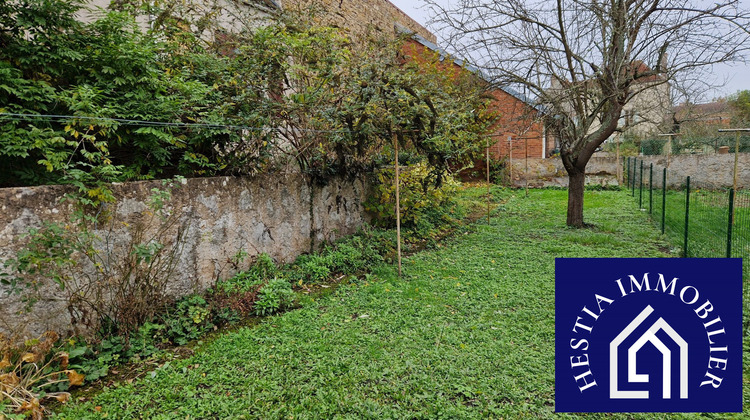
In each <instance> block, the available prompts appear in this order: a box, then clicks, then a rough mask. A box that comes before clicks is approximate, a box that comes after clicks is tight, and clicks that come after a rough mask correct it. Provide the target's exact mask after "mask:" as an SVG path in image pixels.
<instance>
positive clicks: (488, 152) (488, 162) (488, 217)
mask: <svg viewBox="0 0 750 420" xmlns="http://www.w3.org/2000/svg"><path fill="white" fill-rule="evenodd" d="M485 141H486V143H487V164H486V166H487V224H488V225H489V224H490V139H489V138H487V139H485Z"/></svg>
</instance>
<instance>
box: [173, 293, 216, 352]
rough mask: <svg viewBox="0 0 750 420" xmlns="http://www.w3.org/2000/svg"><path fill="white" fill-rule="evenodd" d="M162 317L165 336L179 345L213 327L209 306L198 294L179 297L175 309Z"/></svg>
mask: <svg viewBox="0 0 750 420" xmlns="http://www.w3.org/2000/svg"><path fill="white" fill-rule="evenodd" d="M163 319H164V325H165V326H166V329H165V333H166V335H167V337H168V338H169V340H170V341H171V342H173V343H175V344H178V345H181V346H183V345H185V344H187V343H188V342H189V341H191V340H195V339H197V338H199V337H200V336H202V335H203V334H205V333H206V332H207V331H209V330H211V329H212V328H213V327H214V324H213V322H212V319H211V308H210V307H209V305H208V302H206V300H205V299H204V298H203V297H202V296H199V295H191V296H188V297H185V298H183V299H180V300H179V301H178V302H177V307H176V309H175V311H174V312H171V313H168V314H167V315H166V316H164V317H163Z"/></svg>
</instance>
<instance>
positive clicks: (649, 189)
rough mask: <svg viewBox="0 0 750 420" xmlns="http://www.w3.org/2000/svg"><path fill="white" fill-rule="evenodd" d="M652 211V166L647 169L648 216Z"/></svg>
mask: <svg viewBox="0 0 750 420" xmlns="http://www.w3.org/2000/svg"><path fill="white" fill-rule="evenodd" d="M653 209H654V164H653V163H651V164H650V165H649V168H648V214H651V212H652V211H653Z"/></svg>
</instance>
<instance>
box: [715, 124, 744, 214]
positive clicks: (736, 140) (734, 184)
mask: <svg viewBox="0 0 750 420" xmlns="http://www.w3.org/2000/svg"><path fill="white" fill-rule="evenodd" d="M732 131H733V132H734V133H735V137H734V180H733V182H732V189H734V191H737V164H738V162H739V156H740V133H742V132H745V133H747V132H750V128H728V129H720V130H719V133H729V132H732ZM732 220H734V214H732Z"/></svg>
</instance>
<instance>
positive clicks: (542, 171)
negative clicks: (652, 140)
mask: <svg viewBox="0 0 750 420" xmlns="http://www.w3.org/2000/svg"><path fill="white" fill-rule="evenodd" d="M512 167H513V171H512V177H513V186H515V187H525V186H526V185H528V186H529V187H531V188H544V187H567V186H568V174H567V172H565V168H564V167H563V164H562V160H561V159H560V158H559V157H552V158H547V159H540V158H529V159H513V161H512ZM616 171H617V159H615V158H614V157H592V158H591V160H590V161H589V163H588V165H586V184H589V185H590V184H598V185H617V172H616Z"/></svg>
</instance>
